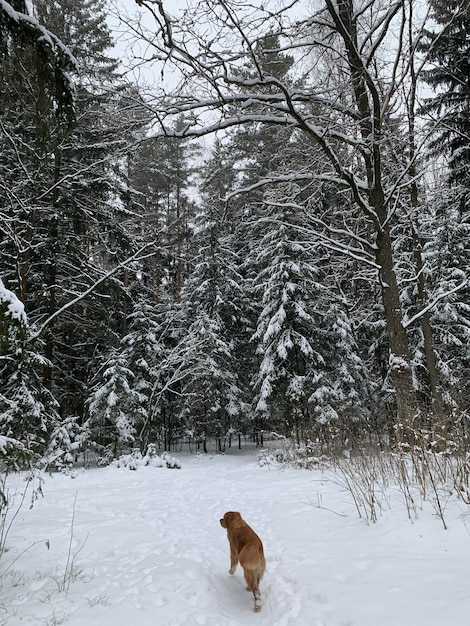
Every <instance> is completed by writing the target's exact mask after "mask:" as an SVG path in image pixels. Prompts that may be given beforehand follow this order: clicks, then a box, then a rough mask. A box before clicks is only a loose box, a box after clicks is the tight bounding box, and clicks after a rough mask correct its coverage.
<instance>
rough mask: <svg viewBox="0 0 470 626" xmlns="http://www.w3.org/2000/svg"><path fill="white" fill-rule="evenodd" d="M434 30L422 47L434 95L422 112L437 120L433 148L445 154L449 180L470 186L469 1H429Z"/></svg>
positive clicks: (427, 76) (427, 36)
mask: <svg viewBox="0 0 470 626" xmlns="http://www.w3.org/2000/svg"><path fill="white" fill-rule="evenodd" d="M430 5H431V9H432V16H433V19H434V21H435V22H436V28H435V29H433V30H428V31H426V39H425V42H424V45H423V48H424V50H425V52H426V53H427V58H428V61H429V64H430V65H431V68H430V69H428V70H427V71H426V72H425V79H426V81H427V82H428V83H429V85H431V87H433V88H434V89H435V90H436V91H438V93H437V94H436V95H434V96H433V97H432V98H430V99H428V101H427V104H426V106H425V109H426V110H427V111H428V112H431V113H433V115H434V116H435V117H437V121H438V134H437V137H436V139H435V140H434V142H433V147H434V149H435V150H436V152H437V153H438V154H442V153H443V152H446V153H447V154H448V155H449V166H450V170H451V179H452V180H454V181H459V182H460V183H463V182H464V181H465V185H466V186H467V187H470V41H469V38H468V33H469V32H470V2H469V0H450V2H444V1H443V0H430Z"/></svg>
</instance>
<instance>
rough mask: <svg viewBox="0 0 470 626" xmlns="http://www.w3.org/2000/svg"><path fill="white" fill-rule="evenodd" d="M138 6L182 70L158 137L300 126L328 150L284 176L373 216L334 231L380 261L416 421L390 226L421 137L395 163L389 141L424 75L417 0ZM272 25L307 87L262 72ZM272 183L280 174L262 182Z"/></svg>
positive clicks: (164, 58) (403, 389)
mask: <svg viewBox="0 0 470 626" xmlns="http://www.w3.org/2000/svg"><path fill="white" fill-rule="evenodd" d="M137 4H139V5H140V6H142V7H144V8H145V9H146V10H147V11H148V12H149V13H150V14H151V15H152V16H153V18H154V20H155V27H156V28H153V32H152V31H151V30H148V31H146V30H144V29H143V27H142V23H139V24H138V25H136V26H135V30H136V32H138V34H139V35H140V37H141V38H142V39H144V40H145V41H146V43H147V44H148V45H149V48H151V51H152V58H153V60H154V61H155V62H158V63H159V68H160V69H161V71H162V73H163V75H165V73H170V72H171V73H172V75H173V77H174V76H177V77H178V84H176V85H175V84H173V85H172V88H171V89H168V90H167V91H162V93H161V94H160V97H158V98H157V99H155V100H154V101H153V102H152V104H151V105H150V106H151V108H152V109H153V112H154V115H155V119H156V122H157V125H158V130H157V131H156V132H157V134H162V135H169V134H171V135H172V136H180V137H190V136H193V137H199V136H202V135H206V134H209V133H212V132H214V131H222V130H223V129H228V128H230V127H234V126H238V125H240V124H244V123H247V122H252V123H253V122H254V123H258V124H269V125H281V126H289V127H292V128H294V129H295V130H296V131H297V132H301V133H303V134H304V135H305V137H307V138H308V139H309V140H310V141H311V142H312V143H313V144H315V145H316V146H317V147H319V148H320V150H321V152H322V154H323V157H324V164H323V167H322V168H321V169H320V170H319V168H318V163H316V164H315V166H314V165H313V164H312V170H311V171H310V172H308V171H302V173H301V176H299V173H298V172H292V175H291V176H287V178H290V179H291V180H294V179H297V180H300V178H302V180H304V181H305V180H306V179H308V180H309V183H310V184H311V182H312V179H313V178H315V177H316V178H317V179H318V181H319V183H320V181H322V180H323V181H325V180H327V181H328V182H330V183H331V182H333V183H334V184H335V185H336V186H337V188H338V189H339V190H340V191H342V192H343V193H344V194H346V195H348V196H349V198H350V201H351V203H352V204H353V206H355V209H356V211H357V212H358V215H360V216H362V217H361V219H362V220H364V222H365V223H366V225H367V226H366V228H365V229H364V232H365V233H366V235H365V236H364V235H363V234H362V233H361V236H360V237H359V236H358V235H357V234H356V233H353V232H351V231H349V230H348V229H347V228H346V227H345V228H344V229H343V230H342V232H339V231H338V230H337V231H336V235H337V236H339V237H340V239H341V241H338V246H340V247H342V249H343V250H344V251H345V252H346V253H348V254H355V255H356V256H357V258H361V259H363V260H364V261H366V262H368V263H369V265H372V266H373V267H374V268H375V270H376V275H377V278H378V281H379V284H380V293H381V301H382V305H383V311H384V317H385V322H386V328H387V334H388V340H389V347H390V360H389V366H390V371H391V376H392V380H393V383H394V388H395V396H396V405H397V417H398V423H401V424H405V425H411V424H412V422H413V420H414V419H415V417H416V416H417V415H418V411H419V407H418V400H417V395H416V391H415V388H414V384H413V375H412V370H411V358H410V346H409V341H408V335H407V328H406V323H404V319H403V318H404V315H403V309H402V305H401V302H400V288H399V284H398V280H397V273H396V259H395V258H394V246H393V236H392V232H393V231H392V229H393V224H394V222H395V223H396V220H397V219H398V211H397V209H398V207H399V206H403V203H404V202H410V200H409V189H410V184H411V181H412V179H413V178H414V177H415V176H416V159H417V154H419V150H420V146H419V145H418V143H416V142H415V143H413V151H411V152H410V154H407V155H406V158H403V159H401V161H400V164H399V165H397V163H396V161H394V159H391V158H390V145H392V146H393V143H394V136H395V134H396V133H397V130H398V129H400V128H401V124H402V119H403V122H405V123H406V114H405V113H406V102H405V101H404V99H403V93H404V89H403V87H404V85H407V84H409V83H410V81H411V80H415V79H416V68H415V66H414V65H413V64H412V63H411V60H412V58H413V55H415V50H416V41H417V40H418V39H419V37H420V33H421V31H422V24H421V23H419V21H418V19H417V18H416V12H415V13H413V11H412V8H413V5H414V4H415V2H414V0H397V1H395V2H392V3H391V4H390V3H389V2H384V1H383V0H370V1H369V2H366V3H363V2H355V1H354V0H317V2H316V3H315V5H316V8H314V9H311V7H312V6H313V3H303V2H301V1H300V0H280V2H278V3H276V7H277V8H275V9H273V8H272V5H273V3H266V4H265V5H264V4H260V5H259V6H254V5H253V4H252V3H249V2H246V3H242V2H240V1H238V2H234V1H232V0H218V1H214V0H202V1H200V2H194V3H189V6H186V8H185V9H184V10H181V12H179V13H178V14H176V11H177V8H175V4H174V3H170V2H169V1H166V0H140V1H138V2H137ZM172 11H173V12H175V14H174V15H172ZM420 19H422V18H420ZM411 20H413V21H411ZM266 33H275V34H277V35H278V36H279V41H280V42H281V46H282V48H283V50H284V51H289V53H290V54H294V55H295V57H296V61H297V64H296V67H297V71H298V72H299V77H301V78H302V83H301V84H302V85H303V86H302V88H292V87H291V86H289V85H288V84H287V83H285V82H283V81H282V80H279V79H277V78H276V77H274V76H272V75H268V74H267V73H266V72H265V71H264V70H263V67H262V64H261V63H260V62H259V59H258V57H257V43H258V42H259V41H260V40H261V39H262V37H263V36H265V34H266ZM411 36H413V37H414V41H413V42H410V37H411ZM247 65H249V66H250V73H249V76H250V78H249V79H248V78H246V75H247V74H246V73H244V72H243V67H246V66H247ZM253 70H254V74H253ZM302 73H303V74H302ZM298 84H300V82H299V83H298ZM181 113H184V114H185V119H187V120H189V121H188V122H187V124H186V125H185V127H184V128H182V129H180V130H179V131H178V132H175V131H174V125H172V120H173V119H174V118H175V116H177V115H181ZM275 180H276V175H275V172H274V173H273V174H272V176H269V178H265V179H264V180H262V181H260V184H262V183H263V182H265V183H269V184H273V183H274V182H275ZM282 180H283V182H285V181H286V175H285V174H283V176H282ZM410 208H412V207H410ZM324 226H325V227H326V228H328V225H324ZM331 232H332V230H331V228H330V233H331Z"/></svg>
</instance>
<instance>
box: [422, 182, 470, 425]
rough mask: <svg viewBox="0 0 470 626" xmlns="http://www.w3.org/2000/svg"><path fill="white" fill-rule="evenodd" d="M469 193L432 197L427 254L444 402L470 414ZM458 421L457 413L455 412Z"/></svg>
mask: <svg viewBox="0 0 470 626" xmlns="http://www.w3.org/2000/svg"><path fill="white" fill-rule="evenodd" d="M469 197H470V196H469V192H468V188H466V187H464V186H462V185H457V184H452V185H451V186H449V185H446V184H445V183H443V184H442V186H441V187H438V188H437V189H436V190H435V193H434V194H433V195H432V206H433V209H434V215H433V219H432V220H430V223H429V225H428V228H429V231H430V237H429V240H428V243H427V244H426V246H425V249H424V254H425V258H426V262H427V265H428V266H429V268H430V269H429V271H428V273H427V280H428V285H429V286H428V288H429V294H430V301H431V302H434V303H435V304H434V306H433V307H432V310H431V319H432V323H433V326H434V327H435V329H436V343H437V352H438V357H439V367H440V371H441V372H442V379H443V382H444V392H445V394H444V399H445V401H446V404H447V406H448V407H449V408H452V409H454V410H455V409H459V412H461V413H462V412H463V413H464V414H465V412H467V411H468V410H469V408H470V386H469V380H470V355H469V350H468V346H469V345H470V287H469V282H468V276H469V274H470V205H469ZM453 414H454V415H455V414H456V413H455V411H454V412H453Z"/></svg>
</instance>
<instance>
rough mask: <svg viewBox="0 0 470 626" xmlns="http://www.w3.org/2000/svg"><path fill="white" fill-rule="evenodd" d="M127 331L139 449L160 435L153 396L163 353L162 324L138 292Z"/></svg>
mask: <svg viewBox="0 0 470 626" xmlns="http://www.w3.org/2000/svg"><path fill="white" fill-rule="evenodd" d="M127 323H128V333H127V335H125V336H124V337H123V338H122V340H121V346H122V356H123V359H124V361H125V363H126V364H127V368H128V369H129V370H130V371H131V372H132V374H133V382H132V394H133V397H134V402H133V416H134V419H135V431H136V436H137V437H138V438H139V445H140V448H141V452H142V453H145V452H146V450H147V447H148V444H149V443H155V442H156V441H159V440H160V438H161V433H159V430H160V429H161V424H159V421H158V415H159V406H158V403H157V406H154V404H153V395H154V393H155V391H156V387H157V386H158V382H159V379H160V375H161V368H162V365H163V361H164V358H165V355H166V348H167V346H165V343H164V340H163V339H164V338H163V339H162V334H163V330H162V326H161V323H160V321H159V319H158V316H157V308H156V306H155V305H154V304H152V303H150V302H149V301H148V300H147V299H146V298H145V296H144V295H143V294H139V296H138V299H137V300H136V302H135V304H134V308H133V311H132V313H131V314H130V315H129V318H128V322H127Z"/></svg>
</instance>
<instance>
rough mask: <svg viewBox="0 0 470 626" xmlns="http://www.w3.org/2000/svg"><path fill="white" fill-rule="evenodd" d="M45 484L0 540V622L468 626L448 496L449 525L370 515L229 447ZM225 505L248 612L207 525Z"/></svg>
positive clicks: (469, 565)
mask: <svg viewBox="0 0 470 626" xmlns="http://www.w3.org/2000/svg"><path fill="white" fill-rule="evenodd" d="M44 492H45V498H44V499H39V500H38V501H37V502H36V503H35V505H34V508H33V509H32V510H29V509H28V508H27V506H25V507H23V509H22V510H21V512H20V514H19V516H18V519H17V520H16V522H15V524H14V526H13V529H12V531H11V533H10V535H9V537H8V542H7V544H8V546H9V548H10V549H9V551H8V552H7V553H6V554H5V555H4V556H3V558H2V561H1V566H0V570H1V571H3V572H4V571H5V569H6V568H7V567H8V566H9V564H10V563H13V561H14V559H16V558H17V557H18V558H17V560H16V561H15V562H14V563H13V564H12V565H11V566H10V567H9V569H8V571H7V573H6V574H4V575H3V576H2V577H1V590H0V592H1V599H0V624H8V626H13V625H19V624H38V625H39V624H44V625H50V626H53V625H58V624H67V625H69V626H129V625H131V626H132V625H133V624H136V625H137V624H138V625H139V626H154V625H157V626H158V625H159V624H164V625H165V626H183V625H184V626H192V625H199V624H201V625H207V626H235V625H240V624H243V625H244V626H245V625H246V626H250V625H252V624H257V625H258V626H268V625H269V626H274V625H275V626H284V625H286V626H287V625H289V626H294V625H295V626H421V625H422V626H443V625H445V624H452V626H464V625H465V626H466V625H467V624H468V623H469V620H470V591H469V590H468V578H469V570H470V558H469V557H470V536H469V533H468V531H467V526H466V522H467V518H466V516H465V515H462V512H461V511H460V510H459V509H458V507H457V505H455V511H453V512H452V513H451V514H450V516H449V524H450V528H449V530H448V531H444V530H443V529H442V526H441V525H440V523H439V521H438V520H437V519H436V518H435V517H433V516H432V515H431V513H430V512H428V513H423V515H422V516H421V518H420V519H419V520H418V521H417V522H415V523H414V524H411V523H410V522H409V521H408V520H407V519H406V515H405V514H404V513H403V512H402V511H400V510H398V508H397V509H395V508H392V511H387V512H385V513H384V515H383V517H382V518H381V519H380V521H379V523H378V524H376V525H367V524H365V523H364V522H363V521H361V520H359V519H358V517H357V515H356V513H355V509H354V506H353V503H352V501H351V498H350V496H349V494H348V493H347V492H345V491H344V490H342V489H341V488H340V487H339V486H338V485H336V484H335V483H334V482H332V481H328V480H326V479H325V477H324V476H323V475H322V473H321V472H320V471H313V472H308V471H298V470H278V469H272V468H271V469H268V468H267V467H263V468H261V467H259V466H258V465H257V463H256V459H255V456H254V455H249V454H241V455H239V454H237V453H236V452H235V451H234V453H232V454H227V455H225V456H221V455H220V456H219V455H217V456H211V455H205V456H200V457H195V456H193V457H189V456H184V457H182V469H181V470H169V469H166V468H154V467H139V468H138V470H137V471H129V470H126V469H118V468H115V467H109V468H104V469H93V470H86V471H79V472H77V475H76V478H75V479H72V478H70V477H69V476H65V475H55V476H53V477H47V478H46V481H45V485H44ZM74 502H75V505H74ZM319 503H321V507H319V506H317V505H318V504H319ZM397 506H398V505H397ZM227 510H239V511H240V512H241V513H242V515H243V516H244V517H245V519H246V520H247V521H248V522H249V523H250V524H251V525H252V526H253V528H254V529H255V530H256V531H257V532H258V534H259V535H260V536H261V538H262V539H263V542H264V545H265V552H266V558H267V562H268V568H267V572H266V575H265V578H264V580H263V582H262V585H261V591H262V603H263V609H262V611H261V613H258V614H255V613H253V611H252V597H251V594H249V593H247V592H246V591H245V587H244V581H243V575H242V571H241V570H240V569H238V570H237V572H236V574H235V576H230V575H229V574H228V567H229V551H228V543H227V539H226V534H225V531H224V530H223V529H222V528H221V527H220V524H219V518H220V517H221V516H222V515H223V513H224V512H225V511H227ZM72 520H73V521H72ZM46 542H47V544H48V545H49V548H48V547H47V545H46ZM70 542H71V550H70V551H69V545H70ZM33 544H34V545H33ZM24 550H26V551H25V552H24V554H21V553H22V552H23V551H24ZM69 555H70V558H69V562H68V564H67V559H68V557H69ZM69 574H71V575H69Z"/></svg>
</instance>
